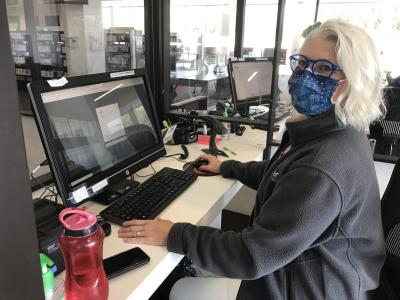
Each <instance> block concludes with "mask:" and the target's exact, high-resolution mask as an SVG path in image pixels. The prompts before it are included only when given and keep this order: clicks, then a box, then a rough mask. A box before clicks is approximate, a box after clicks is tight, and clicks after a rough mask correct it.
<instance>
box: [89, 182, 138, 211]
mask: <svg viewBox="0 0 400 300" xmlns="http://www.w3.org/2000/svg"><path fill="white" fill-rule="evenodd" d="M139 184H140V183H139V182H138V181H134V180H129V179H124V180H122V181H120V182H118V183H116V184H114V185H112V186H110V187H109V188H108V189H106V190H105V191H103V192H102V193H100V194H98V195H96V196H95V197H93V200H94V201H96V202H99V203H101V204H105V205H109V204H111V203H113V202H114V201H115V200H117V199H119V198H120V197H122V196H123V195H125V194H126V193H128V192H129V191H131V190H132V189H134V188H135V187H137V186H138V185H139Z"/></svg>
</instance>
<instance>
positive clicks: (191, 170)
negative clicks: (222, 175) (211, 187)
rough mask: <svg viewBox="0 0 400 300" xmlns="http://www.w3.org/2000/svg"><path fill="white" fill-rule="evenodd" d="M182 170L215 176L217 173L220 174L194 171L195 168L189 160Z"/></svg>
mask: <svg viewBox="0 0 400 300" xmlns="http://www.w3.org/2000/svg"><path fill="white" fill-rule="evenodd" d="M182 170H183V171H185V172H188V173H193V174H196V175H198V176H215V175H219V174H215V173H209V172H204V173H201V174H200V173H197V172H195V171H194V168H193V166H192V164H191V163H190V162H187V163H185V164H184V165H183V167H182Z"/></svg>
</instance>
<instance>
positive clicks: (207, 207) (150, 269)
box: [34, 128, 393, 300]
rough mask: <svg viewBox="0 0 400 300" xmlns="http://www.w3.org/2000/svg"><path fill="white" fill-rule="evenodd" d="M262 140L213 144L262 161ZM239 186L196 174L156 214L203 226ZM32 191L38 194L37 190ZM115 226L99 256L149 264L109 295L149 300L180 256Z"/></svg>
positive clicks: (386, 171) (90, 205)
mask: <svg viewBox="0 0 400 300" xmlns="http://www.w3.org/2000/svg"><path fill="white" fill-rule="evenodd" d="M282 130H283V129H282ZM282 130H280V131H279V132H276V133H274V138H278V137H276V136H275V135H279V134H280V133H281V131H282ZM265 140H266V132H265V131H260V130H253V129H250V128H247V130H246V131H245V132H244V135H243V136H242V137H238V136H236V135H234V134H231V135H230V139H229V141H221V142H220V143H219V144H218V147H219V148H220V149H222V147H223V146H227V147H229V148H230V149H231V150H233V151H234V152H235V153H237V155H236V156H233V155H231V157H230V158H229V159H235V160H240V161H250V160H261V158H262V150H263V149H264V146H265ZM166 148H167V152H168V154H171V153H179V152H181V149H180V147H179V146H167V147H166ZM188 148H189V158H188V159H187V161H190V160H193V159H195V158H196V157H197V156H198V155H199V154H201V153H202V152H201V149H203V148H207V146H205V145H199V144H190V145H188ZM220 158H221V159H227V158H223V157H220ZM182 165H183V163H182V162H178V161H177V160H175V159H174V158H165V159H161V160H158V161H157V162H155V163H153V167H154V168H155V169H156V170H157V171H158V170H160V169H161V168H163V167H165V166H169V167H173V168H177V169H181V168H182ZM375 166H376V170H377V174H378V180H379V185H380V189H381V194H382V193H383V191H384V189H385V188H386V185H387V182H388V180H389V178H390V174H391V171H392V169H393V165H392V164H385V163H379V162H377V163H376V164H375ZM152 172H153V171H152V169H151V168H145V169H143V170H141V171H140V172H138V173H139V174H140V175H145V174H150V173H152ZM135 179H136V180H139V181H143V180H145V178H137V177H136V178H135ZM241 187H242V184H241V183H240V182H238V181H236V180H232V179H225V178H222V177H221V176H214V177H199V178H198V179H197V180H196V182H195V183H194V184H192V185H191V186H190V187H189V188H188V189H187V190H186V191H185V192H184V193H182V194H181V195H180V196H179V197H178V198H177V199H176V200H174V201H173V202H172V203H171V204H170V205H169V206H168V207H167V208H166V209H164V211H163V212H162V213H161V214H160V217H161V218H163V219H168V220H171V221H173V222H190V223H192V224H197V225H208V224H210V223H211V222H212V221H213V220H214V219H215V218H216V217H217V216H218V215H219V214H220V213H221V211H222V209H223V208H224V207H225V206H226V205H227V204H228V202H229V201H230V200H231V199H232V197H233V196H234V195H235V194H236V193H237V192H238V191H239V189H240V188H241ZM36 193H37V194H38V193H39V191H38V192H36ZM36 193H35V194H36ZM35 194H34V196H35ZM83 206H86V207H87V209H88V210H90V211H92V212H95V213H99V212H100V211H101V210H102V209H103V208H104V207H105V206H104V205H101V204H98V203H95V202H87V203H85V204H84V205H83ZM118 228H119V227H118V226H116V225H112V233H111V235H110V236H109V237H107V238H106V239H105V242H104V249H103V253H104V258H106V257H109V256H111V255H114V254H117V253H119V252H122V251H125V250H128V249H130V248H132V247H136V246H139V247H141V248H142V249H143V250H144V251H145V252H146V253H147V254H148V255H149V256H150V262H149V263H148V264H146V265H144V266H142V267H140V268H138V269H136V270H133V271H130V272H127V273H125V274H123V275H120V276H118V277H116V278H114V279H111V280H110V281H109V287H110V294H109V299H112V300H119V299H135V300H136V299H140V300H142V299H148V298H149V297H150V296H151V295H152V294H153V293H154V291H155V290H156V289H157V288H158V286H159V285H160V284H161V283H162V282H163V281H164V279H165V278H166V277H167V276H168V275H169V274H170V272H171V271H172V270H173V269H174V268H175V266H176V265H177V264H178V263H179V261H180V260H181V258H182V255H179V254H175V253H169V252H168V251H167V249H166V247H157V246H148V245H132V244H124V243H123V242H122V240H120V239H119V238H118V237H117V230H118Z"/></svg>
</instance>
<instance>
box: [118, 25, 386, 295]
mask: <svg viewBox="0 0 400 300" xmlns="http://www.w3.org/2000/svg"><path fill="white" fill-rule="evenodd" d="M290 61H291V67H292V70H293V74H292V76H291V78H290V80H289V93H290V95H291V98H292V104H293V107H294V108H295V109H296V110H297V112H298V113H299V114H296V116H293V117H292V118H291V119H290V120H289V121H288V122H287V124H286V128H287V132H286V133H285V134H284V136H283V139H282V143H281V145H280V147H279V148H278V150H277V153H276V154H275V155H274V157H273V158H272V159H271V161H262V162H249V163H240V162H237V161H225V162H223V163H221V162H220V161H219V160H218V159H216V158H214V157H212V156H207V155H201V156H200V158H206V159H208V160H209V164H208V165H206V166H202V167H201V168H202V170H204V171H208V172H214V173H221V175H222V176H224V177H228V178H236V179H238V180H240V181H241V182H243V183H244V184H246V185H248V186H249V187H251V188H253V189H256V190H257V196H256V203H255V206H254V209H253V212H252V216H251V225H250V226H249V227H247V228H246V229H244V230H243V231H242V232H240V233H234V232H222V231H220V230H216V229H213V228H208V227H197V226H194V225H191V224H187V223H176V224H172V223H171V222H169V221H164V220H154V221H129V222H126V223H125V224H124V228H123V229H121V230H120V231H119V236H120V237H121V238H123V239H124V241H125V242H132V243H149V244H157V245H167V247H168V250H169V251H173V252H177V253H181V254H185V255H187V256H188V257H190V258H191V259H192V260H193V262H194V263H195V264H197V265H198V266H199V267H201V268H203V269H205V270H207V271H210V272H213V273H214V274H217V275H219V276H224V277H229V278H236V279H241V280H242V281H239V280H233V279H217V278H215V279H201V278H193V279H183V281H179V282H178V283H177V284H176V285H175V287H174V288H173V290H172V293H171V298H173V299H185V298H188V297H189V295H190V299H231V298H232V295H233V297H235V296H236V297H237V299H274V300H275V299H367V298H369V296H370V291H371V290H373V289H375V288H376V287H377V285H378V279H379V272H380V269H381V267H382V265H383V262H384V258H385V257H384V254H385V250H384V240H383V232H382V223H381V216H380V203H379V188H378V183H377V179H376V175H375V169H374V164H373V159H372V154H371V149H370V147H369V144H368V140H367V137H366V134H365V133H364V132H363V130H365V129H366V128H368V125H369V123H370V122H372V121H373V120H375V119H376V118H378V117H379V116H380V115H381V114H382V106H383V105H382V100H381V97H380V88H379V84H380V72H379V68H378V63H377V61H378V56H377V53H376V50H375V47H374V45H373V43H372V41H371V39H370V38H369V37H368V35H367V34H366V33H365V32H364V31H362V30H361V29H359V28H358V27H355V26H353V25H350V24H348V23H345V22H342V21H339V20H330V21H327V22H325V23H323V24H322V25H321V26H320V27H319V28H318V29H315V30H314V31H312V32H311V33H310V35H309V36H308V37H307V39H306V40H305V43H304V45H303V47H302V49H301V51H300V53H299V54H295V55H292V56H291V57H290ZM138 232H139V236H140V237H136V235H137V233H138ZM202 282H203V283H202ZM216 285H218V288H217V287H216ZM182 289H187V290H188V291H187V292H186V295H185V292H182ZM189 293H190V294H189ZM216 293H219V294H218V296H216V297H215V298H211V297H210V294H216Z"/></svg>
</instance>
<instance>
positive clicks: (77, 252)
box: [59, 208, 108, 300]
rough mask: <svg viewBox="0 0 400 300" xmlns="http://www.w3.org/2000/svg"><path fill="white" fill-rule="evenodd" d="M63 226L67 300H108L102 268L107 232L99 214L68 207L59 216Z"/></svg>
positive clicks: (62, 240) (105, 279)
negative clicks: (105, 234)
mask: <svg viewBox="0 0 400 300" xmlns="http://www.w3.org/2000/svg"><path fill="white" fill-rule="evenodd" d="M59 219H60V222H61V223H62V224H63V226H64V232H63V233H62V234H61V237H60V247H61V251H62V254H63V257H64V263H65V272H66V274H65V299H66V300H78V299H79V300H81V299H85V300H92V299H93V300H94V299H96V300H103V299H104V300H106V299H107V297H108V281H107V277H106V274H105V272H104V268H103V241H104V232H103V230H102V228H101V227H100V226H98V224H97V219H96V215H94V214H92V213H90V212H88V211H85V210H82V209H79V208H66V209H64V210H62V211H61V213H60V215H59Z"/></svg>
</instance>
